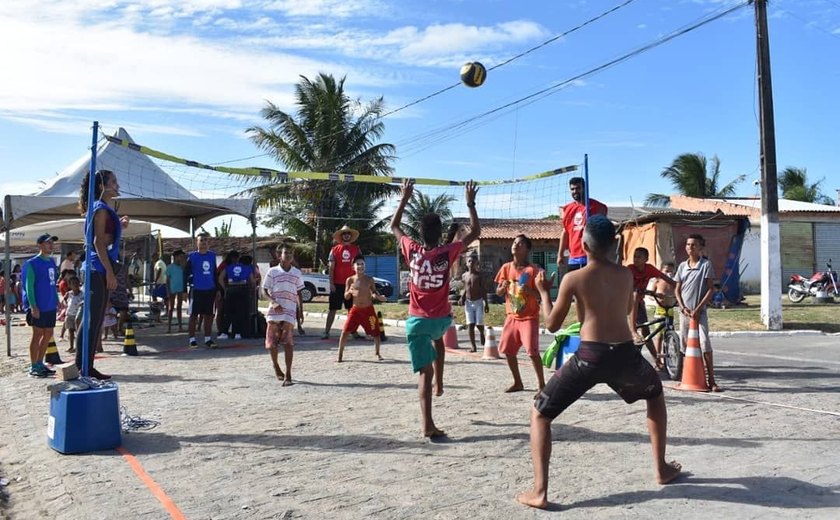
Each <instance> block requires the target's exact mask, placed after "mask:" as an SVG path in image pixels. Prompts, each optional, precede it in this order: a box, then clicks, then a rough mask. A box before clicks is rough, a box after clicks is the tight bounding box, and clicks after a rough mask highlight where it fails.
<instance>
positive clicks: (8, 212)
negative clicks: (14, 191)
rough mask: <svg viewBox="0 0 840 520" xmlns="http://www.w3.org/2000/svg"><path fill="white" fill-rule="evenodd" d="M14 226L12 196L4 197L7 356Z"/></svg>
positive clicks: (10, 338) (8, 353) (7, 353)
mask: <svg viewBox="0 0 840 520" xmlns="http://www.w3.org/2000/svg"><path fill="white" fill-rule="evenodd" d="M11 226H12V199H11V196H9V195H6V196H5V197H3V228H4V229H5V230H6V252H5V255H4V257H3V271H5V273H4V275H5V277H6V287H5V289H4V290H5V293H6V294H5V295H4V297H5V299H6V305H5V309H6V312H5V314H6V356H7V357H12V311H11V310H10V309H9V295H10V294H11V293H12V291H11V288H12V287H11V281H12V257H11V254H10V252H9V248H10V247H11V240H12V233H11V230H10V229H9V228H10V227H11Z"/></svg>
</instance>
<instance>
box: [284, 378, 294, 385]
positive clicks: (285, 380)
mask: <svg viewBox="0 0 840 520" xmlns="http://www.w3.org/2000/svg"><path fill="white" fill-rule="evenodd" d="M293 384H294V383H293V382H292V379H291V378H290V377H287V378H286V379H284V380H283V386H292V385H293Z"/></svg>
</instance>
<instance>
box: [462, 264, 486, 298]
mask: <svg viewBox="0 0 840 520" xmlns="http://www.w3.org/2000/svg"><path fill="white" fill-rule="evenodd" d="M462 279H463V281H464V291H465V293H466V297H467V299H468V300H470V301H477V300H481V299H483V298H486V297H487V293H486V291H485V284H484V279H483V277H482V276H481V273H480V272H478V273H474V272H472V271H467V272H466V273H464V275H463V278H462Z"/></svg>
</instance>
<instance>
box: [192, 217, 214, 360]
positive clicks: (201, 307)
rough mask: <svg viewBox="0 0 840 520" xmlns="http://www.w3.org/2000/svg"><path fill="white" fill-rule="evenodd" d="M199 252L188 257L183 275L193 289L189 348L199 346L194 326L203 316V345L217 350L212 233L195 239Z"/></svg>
mask: <svg viewBox="0 0 840 520" xmlns="http://www.w3.org/2000/svg"><path fill="white" fill-rule="evenodd" d="M195 245H196V248H197V249H198V250H197V251H193V252H192V253H190V254H189V255H188V256H187V266H186V268H185V269H184V276H185V277H186V279H187V283H188V284H189V285H190V286H191V287H192V290H191V292H190V325H189V332H190V348H196V347H198V342H197V341H196V339H195V326H196V321H197V320H198V317H199V316H201V318H202V321H203V324H204V344H205V345H206V346H207V348H216V342H215V341H213V314H214V303H215V300H216V253H214V252H213V251H211V250H210V234H209V233H199V234H198V236H197V237H196V239H195Z"/></svg>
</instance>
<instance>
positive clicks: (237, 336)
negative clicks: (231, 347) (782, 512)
mask: <svg viewBox="0 0 840 520" xmlns="http://www.w3.org/2000/svg"><path fill="white" fill-rule="evenodd" d="M233 339H242V334H237V335H235V336H234V337H233Z"/></svg>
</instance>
